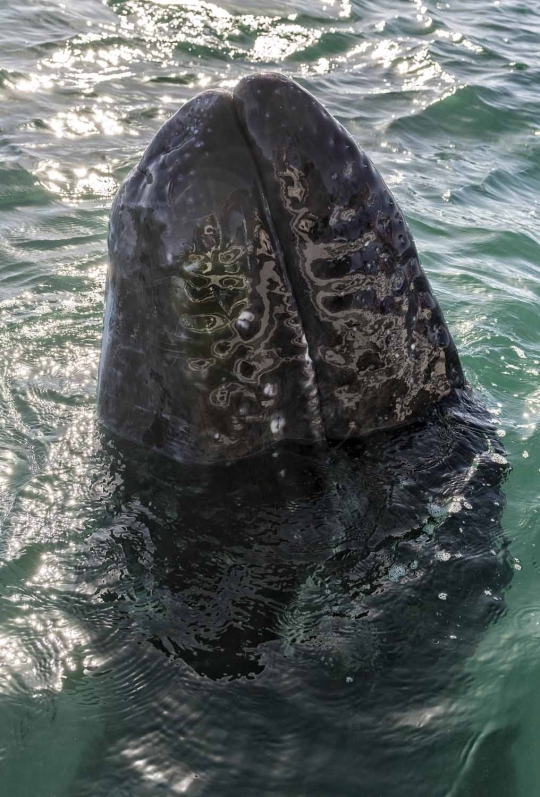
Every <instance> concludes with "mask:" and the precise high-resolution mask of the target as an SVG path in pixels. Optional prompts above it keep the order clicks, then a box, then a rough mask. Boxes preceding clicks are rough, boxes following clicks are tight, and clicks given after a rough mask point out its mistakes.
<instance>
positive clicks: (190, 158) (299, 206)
mask: <svg viewBox="0 0 540 797" xmlns="http://www.w3.org/2000/svg"><path fill="white" fill-rule="evenodd" d="M109 253H110V269H109V273H108V279H107V287H106V307H105V321H104V331H103V344H102V354H101V363H100V372H99V385H98V411H99V415H100V417H101V419H102V421H103V423H104V425H105V427H106V428H107V429H108V430H109V431H110V432H112V433H113V435H114V439H115V440H116V439H120V440H122V439H124V440H125V441H129V442H127V443H126V446H127V448H126V451H127V452H128V454H126V455H122V456H123V459H122V462H123V464H122V470H123V472H124V481H125V486H124V488H123V489H124V493H125V494H124V495H123V496H122V498H121V500H119V501H118V505H119V506H120V505H122V506H129V505H130V501H134V502H135V504H136V506H137V507H138V509H137V511H136V512H135V513H134V516H135V515H136V514H137V512H139V513H140V512H141V511H142V510H141V509H140V507H141V505H144V506H146V510H145V511H144V512H143V515H144V523H145V524H146V526H149V527H150V533H151V537H152V546H153V547H152V562H153V564H152V568H153V571H154V572H153V577H154V578H155V579H157V580H158V581H159V580H160V576H159V575H158V573H159V572H161V571H160V562H161V563H162V566H163V567H162V578H161V582H160V583H161V585H162V587H163V588H164V589H166V591H167V593H168V595H169V603H168V605H169V606H171V605H173V604H174V605H175V606H177V608H178V611H177V612H176V613H175V612H172V613H169V614H168V615H167V616H168V618H169V619H168V623H169V625H168V626H167V625H166V624H165V625H164V624H163V621H162V620H161V621H160V622H161V625H159V624H158V625H159V627H158V626H156V628H155V629H154V630H153V631H149V632H148V640H149V641H150V642H151V643H152V644H153V645H154V647H156V648H158V649H159V650H161V651H162V652H164V653H166V655H167V656H170V657H172V658H176V659H182V660H183V661H184V662H185V663H187V664H188V665H189V666H190V667H192V668H193V669H195V670H196V671H197V672H198V673H199V674H201V675H205V676H208V677H210V678H214V679H219V678H221V677H228V678H231V677H233V678H234V677H241V676H245V675H248V674H253V673H259V672H261V671H262V670H263V669H264V668H265V666H266V663H267V662H268V661H269V660H272V661H274V663H275V661H276V660H277V659H276V656H277V657H278V658H279V656H282V657H284V660H286V662H288V666H289V665H290V663H291V661H293V662H294V661H296V662H297V661H300V660H301V661H306V660H309V661H311V660H313V658H315V659H316V660H324V661H326V662H329V661H331V662H332V667H333V668H336V671H337V672H339V676H340V678H341V676H343V675H344V674H345V675H347V674H352V673H354V674H358V673H360V672H361V673H363V675H364V677H365V678H368V679H369V678H370V677H372V676H373V677H374V674H375V673H378V672H380V671H381V667H382V665H383V664H384V663H385V662H386V663H391V662H395V661H397V660H399V661H400V662H402V661H404V660H407V661H409V662H410V663H411V671H414V672H416V673H417V674H418V673H419V672H420V671H424V670H423V668H425V667H426V666H427V664H428V662H429V663H430V666H433V662H434V658H433V657H435V659H436V660H437V661H439V662H441V661H444V660H445V656H447V657H448V658H447V659H446V663H445V664H443V670H442V675H441V680H442V681H445V680H446V679H447V677H448V669H447V668H448V662H449V661H450V660H451V659H452V656H453V655H454V653H455V651H456V650H457V649H458V648H459V649H460V655H462V654H463V653H464V652H466V651H467V650H470V647H471V645H473V644H474V643H475V641H476V640H477V638H478V635H479V632H480V631H481V630H482V629H485V627H486V625H487V623H489V622H490V621H491V619H493V617H495V616H497V615H498V614H500V613H501V611H502V607H503V606H504V599H503V592H504V588H505V587H506V586H507V585H508V583H509V581H510V577H511V572H512V569H511V566H510V563H509V557H508V554H507V552H506V546H505V541H504V537H503V535H502V532H501V526H500V518H501V513H502V509H503V506H504V495H503V492H502V482H503V479H504V476H505V473H506V470H507V462H506V459H505V457H504V451H503V448H502V445H501V442H500V440H499V438H498V437H497V435H496V428H495V426H494V425H493V422H492V420H491V417H490V414H489V412H488V411H487V409H486V408H485V406H484V404H483V403H482V401H481V400H480V399H479V398H478V397H477V396H476V395H475V394H474V393H473V391H472V390H471V388H470V387H469V386H468V385H467V383H466V381H465V378H464V375H463V370H462V367H461V364H460V360H459V356H458V353H457V350H456V347H455V345H454V342H453V340H452V337H451V335H450V333H449V331H448V328H447V326H446V323H445V320H444V317H443V314H442V311H441V309H440V307H439V304H438V302H437V300H436V299H435V297H434V296H433V293H432V291H431V288H430V285H429V283H428V280H427V278H426V275H425V274H424V272H423V270H422V268H421V265H420V262H419V258H418V254H417V251H416V248H415V245H414V242H413V240H412V236H411V233H410V231H409V229H408V227H407V224H406V222H405V220H404V217H403V214H402V212H401V210H400V209H399V207H398V205H397V203H396V201H395V199H394V198H393V196H392V194H391V193H390V191H389V190H388V188H387V187H386V185H385V183H384V181H383V179H382V178H381V176H380V175H379V173H378V172H377V171H376V169H375V168H374V166H373V165H372V163H371V161H370V160H369V158H368V157H367V155H366V154H365V153H364V152H362V150H361V149H360V148H359V147H358V145H357V144H356V143H355V141H354V140H353V138H352V137H351V136H350V135H349V134H348V133H347V131H346V130H345V129H344V128H343V127H342V126H341V125H340V124H339V123H338V122H337V121H336V120H335V119H334V118H333V117H332V116H331V115H330V114H329V113H328V111H327V110H326V109H325V108H324V107H323V106H322V105H321V104H320V103H319V102H318V101H317V100H316V99H315V98H314V97H313V96H312V95H311V94H310V93H309V92H307V91H306V90H305V89H303V88H302V87H300V86H299V85H298V84H297V83H295V82H294V81H293V80H291V79H289V78H287V77H285V76H283V75H274V74H256V75H253V76H250V77H247V78H244V79H243V80H241V81H240V82H239V83H238V85H237V87H236V89H235V91H234V93H232V94H231V93H229V92H227V91H220V90H210V91H205V92H203V93H202V94H200V95H198V96H197V97H195V98H194V99H192V100H191V101H189V102H187V103H186V104H185V105H184V106H183V107H182V108H181V109H180V110H179V111H178V112H177V113H176V114H175V115H174V116H173V117H172V118H171V119H169V120H168V121H167V122H166V123H165V124H164V125H163V127H162V128H161V129H160V130H159V131H158V132H157V134H156V136H155V137H154V139H153V140H152V142H151V143H150V145H149V146H148V148H147V149H146V151H145V153H144V155H143V157H142V159H141V161H140V163H139V164H138V165H137V166H136V168H134V169H133V171H132V172H131V173H130V174H129V175H128V176H127V178H126V179H125V181H124V182H123V184H122V186H121V187H120V189H119V191H118V193H117V195H116V198H115V200H114V203H113V207H112V211H111V217H110V227H109ZM133 444H136V445H135V446H133ZM141 452H143V453H141ZM144 452H148V457H149V459H148V458H147V457H146V455H145V454H144ZM150 452H156V453H157V454H158V455H159V454H164V455H166V458H163V457H159V456H158V457H157V459H155V458H154V459H152V457H153V454H151V453H150ZM126 468H127V471H126ZM126 473H127V474H128V475H126ZM129 473H131V475H129ZM141 473H142V474H143V476H141ZM141 485H142V486H141ZM145 502H146V503H145ZM160 502H161V503H160ZM171 504H174V512H173V513H172V517H173V518H174V520H172V521H171V509H170V507H171ZM160 506H161V509H160ZM143 515H141V517H142V516H143ZM138 522H139V521H137V523H138ZM227 552H228V554H230V555H229V558H227V556H226V555H225V554H227ZM141 561H142V560H141ZM171 562H175V566H174V568H173V569H171V564H170V563H171ZM238 568H240V570H241V572H242V574H243V575H242V579H241V583H240V582H239V581H238V572H239V571H238ZM201 574H203V575H204V578H203V581H204V584H202V583H201V578H202V575H201ZM195 593H196V594H197V595H198V598H197V599H195V598H194V594H195ZM171 595H172V596H174V601H172V603H171V601H170V596H171ZM209 595H213V596H214V597H212V598H209V597H208V596H209ZM116 597H118V595H117V596H116ZM107 599H110V596H109V597H108V598H107ZM194 629H195V630H194ZM276 646H277V647H276ZM278 650H279V651H280V652H279V653H278V652H276V651H278ZM429 650H431V651H432V653H433V655H432V656H430V655H426V651H429ZM331 669H332V668H331ZM400 672H402V670H400ZM370 674H371V675H370ZM396 677H397V676H396ZM435 680H436V679H435Z"/></svg>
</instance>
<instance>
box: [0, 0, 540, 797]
mask: <svg viewBox="0 0 540 797" xmlns="http://www.w3.org/2000/svg"><path fill="white" fill-rule="evenodd" d="M539 37H540V7H539V6H538V4H537V3H536V2H535V0H524V2H518V0H496V1H495V2H487V0H449V2H444V1H442V0H441V2H435V0H425V2H421V1H419V2H416V1H415V2H408V0H379V2H370V1H369V0H356V1H355V0H352V1H351V2H349V0H326V2H324V1H322V2H320V1H318V0H291V1H290V2H286V1H285V0H268V2H262V0H255V2H245V3H240V2H234V3H232V2H226V0H223V1H222V2H221V3H220V4H213V3H203V2H196V1H195V0H191V2H189V1H188V2H170V3H168V2H166V0H160V1H159V2H149V1H147V0H125V2H114V0H108V1H107V2H99V1H98V0H76V1H75V2H72V3H57V2H54V1H53V0H43V1H42V2H33V1H32V0H23V1H21V2H19V0H11V1H9V0H8V2H6V1H5V0H0V102H1V106H0V107H1V109H2V114H1V116H0V211H1V212H0V347H1V348H0V350H1V353H2V358H1V367H0V519H1V524H2V532H1V536H0V784H1V785H0V793H1V794H2V795H4V794H5V795H6V797H8V795H9V797H27V795H32V796H34V795H35V797H53V796H54V797H72V795H73V797H74V795H91V797H101V796H102V795H103V796H105V795H107V797H109V796H112V795H114V797H119V795H135V796H136V797H139V795H146V794H156V793H158V794H161V793H163V794H180V793H189V794H196V795H197V794H203V793H204V794H205V795H206V794H210V795H212V797H225V795H229V794H235V795H240V794H242V795H246V796H247V795H252V794H253V795H254V794H262V793H263V789H262V787H261V783H266V784H269V783H270V784H271V782H272V778H273V777H275V778H276V780H279V777H278V775H279V771H280V770H279V767H280V766H282V767H283V768H284V771H287V772H288V771H289V770H288V769H287V767H289V769H290V768H291V766H292V765H291V761H292V757H294V756H295V755H296V756H299V755H300V748H294V747H293V748H292V751H291V750H288V749H287V734H288V733H289V728H288V726H287V725H286V724H285V726H284V732H283V739H282V740H281V741H280V743H279V744H278V741H277V740H276V739H274V740H273V742H268V744H265V742H264V728H262V729H261V728H258V726H255V730H254V735H253V739H252V743H251V744H250V745H248V744H247V743H244V742H242V743H243V744H244V747H242V744H241V738H240V736H241V734H240V731H239V727H240V726H239V725H235V726H234V727H231V726H228V725H227V723H226V722H225V720H224V719H223V715H224V714H226V712H227V711H229V703H228V702H227V700H228V698H227V691H226V687H225V686H223V685H218V686H215V687H212V688H210V687H209V685H208V684H207V683H206V681H204V679H200V680H197V679H193V680H191V681H190V680H183V681H182V682H181V683H180V682H179V681H178V680H177V675H176V674H175V673H176V671H175V670H174V669H173V668H172V667H169V666H168V665H167V664H166V660H165V659H164V658H160V657H159V656H152V655H150V653H149V652H148V651H147V649H146V648H145V647H144V645H141V644H140V641H141V638H142V637H143V636H144V630H143V631H142V632H141V633H140V634H139V632H137V633H136V632H133V633H132V632H131V631H129V633H128V632H127V631H126V635H127V636H129V634H131V636H129V640H128V641H126V638H127V637H126V638H124V637H122V633H123V629H124V630H125V629H126V628H128V626H129V628H130V629H131V628H132V627H134V625H133V624H134V623H135V620H134V619H133V618H134V617H135V615H136V616H137V617H141V618H142V619H140V621H139V620H137V622H140V623H141V624H142V626H144V622H146V620H145V619H144V618H145V617H146V615H145V611H146V609H145V608H144V607H142V608H141V605H140V603H137V601H136V600H134V602H133V607H134V608H133V610H132V611H131V614H129V613H128V614H127V615H126V613H125V612H123V611H120V610H119V609H118V608H117V607H116V606H113V607H112V608H111V607H110V605H109V604H107V602H106V601H104V600H99V601H98V600H97V599H96V600H94V599H93V593H92V590H91V589H90V587H89V586H88V585H89V584H91V583H93V582H92V579H88V578H86V577H85V574H86V573H87V571H90V570H92V568H93V569H94V570H95V572H96V575H95V583H98V582H99V583H100V585H101V586H103V584H105V585H106V583H109V582H110V583H111V584H115V583H116V582H121V581H122V579H123V578H126V577H127V576H126V573H127V572H128V569H129V568H128V569H126V565H125V562H124V560H125V559H126V557H127V558H129V551H126V547H125V546H122V544H121V543H120V542H118V544H117V547H116V549H114V550H113V549H107V550H108V554H107V555H108V556H109V559H108V560H107V563H106V565H104V564H103V563H102V562H101V561H100V559H99V546H100V539H101V537H100V534H101V535H102V537H103V539H104V538H105V536H106V531H105V530H104V529H105V527H104V526H103V519H102V510H103V506H104V505H105V503H107V502H109V503H111V502H112V501H114V496H115V494H116V493H115V484H114V483H113V482H114V479H113V477H112V476H111V475H110V471H109V470H107V468H105V467H104V466H103V462H102V458H100V457H101V456H102V455H101V454H100V451H101V450H102V448H103V440H102V437H101V432H100V430H99V428H98V426H97V424H96V419H95V414H94V410H95V387H96V375H97V366H98V359H99V349H100V338H101V325H102V311H103V289H104V280H105V273H106V233H107V218H108V210H109V206H110V202H111V198H112V196H113V195H114V193H115V190H116V188H117V187H118V185H119V182H120V181H121V180H122V179H123V177H124V176H125V175H126V174H127V172H128V171H129V169H130V168H131V167H132V166H133V165H134V164H135V163H136V162H137V160H138V158H139V157H140V154H141V152H142V150H143V148H144V147H145V145H146V143H147V142H148V141H149V139H150V138H151V136H152V134H153V133H154V132H155V131H156V129H157V128H158V126H159V125H160V124H161V123H162V122H163V121H164V120H165V119H166V118H167V117H168V116H170V115H171V114H172V113H173V112H174V110H175V109H176V108H177V107H178V106H179V105H180V104H181V103H183V102H184V101H185V100H186V99H188V98H190V97H192V96H194V95H195V94H196V93H198V92H199V91H200V90H201V89H203V88H204V87H207V86H223V87H231V86H233V85H234V84H235V82H236V81H237V80H238V79H239V78H240V77H242V76H243V75H245V74H248V73H250V72H252V71H253V70H259V69H273V70H276V69H277V70H282V71H285V72H287V73H288V74H290V75H292V76H294V77H296V78H297V79H299V80H300V81H301V82H302V83H303V85H305V86H306V87H307V88H308V89H310V90H311V91H312V92H313V93H314V94H315V95H316V96H317V97H318V98H319V99H321V100H322V101H323V102H324V103H325V104H326V105H327V107H328V108H329V110H330V111H331V112H332V113H333V114H334V115H335V116H336V117H337V118H338V119H339V120H340V121H341V122H343V123H344V124H345V125H346V126H347V128H348V129H349V130H350V131H351V132H352V134H353V135H354V136H355V137H356V138H357V140H358V142H359V143H360V144H361V146H362V147H363V148H364V149H365V150H366V151H367V152H368V154H369V155H370V156H371V157H372V159H373V160H374V161H375V163H376V165H377V166H378V168H379V169H380V171H381V172H382V173H383V175H384V177H385V179H386V181H387V182H388V184H389V185H390V187H391V189H392V190H393V192H394V193H395V195H396V197H397V199H398V201H399V202H400V204H401V206H402V208H403V210H404V212H405V215H406V217H407V219H408V222H409V224H410V226H411V228H412V231H413V234H414V236H415V239H416V243H417V246H418V249H419V251H420V255H421V258H422V261H423V264H424V266H425V269H426V271H427V272H428V275H429V277H430V280H431V283H432V286H433V289H434V292H435V293H436V295H437V296H438V298H439V301H440V303H441V305H442V307H443V309H444V312H445V315H446V318H447V321H448V323H449V326H450V328H451V330H452V332H453V335H454V338H455V341H456V343H457V346H458V349H459V351H460V352H461V355H462V361H463V364H464V368H465V370H466V374H467V376H468V379H469V380H470V382H471V383H472V384H473V385H474V386H475V387H476V388H477V389H478V390H479V391H480V392H481V393H482V394H483V396H484V398H485V401H486V403H487V405H488V406H489V408H490V410H491V412H492V414H493V417H494V420H495V422H496V423H497V425H498V429H499V433H500V435H501V437H502V438H504V445H505V446H506V449H507V453H508V458H509V460H510V462H511V465H512V468H513V470H512V473H511V474H510V476H509V479H508V482H507V485H506V494H507V507H506V510H505V513H504V515H503V526H504V531H505V533H506V535H507V537H508V539H509V540H510V543H511V547H510V551H511V555H512V557H513V560H514V566H515V574H514V578H513V581H512V584H511V587H510V588H509V590H508V591H507V595H506V602H507V607H506V610H505V613H504V616H503V617H502V618H501V619H500V620H499V621H498V622H497V623H494V624H492V625H491V626H490V628H489V629H488V631H487V633H486V634H484V635H483V637H482V638H481V639H480V640H479V644H478V646H477V648H476V649H475V650H474V652H473V653H472V654H471V655H470V656H469V657H468V658H467V660H466V662H465V663H464V665H463V668H464V672H465V675H466V688H464V689H463V690H460V691H456V693H455V695H454V697H453V699H449V698H448V696H447V697H446V698H445V700H444V701H441V702H439V703H438V704H434V703H430V704H429V705H426V706H425V707H424V709H423V710H422V711H420V710H419V711H418V712H417V714H416V715H414V716H413V715H409V716H408V717H406V718H405V717H401V725H400V723H399V722H398V721H397V720H396V723H395V727H394V732H395V734H397V735H398V736H399V735H400V736H399V738H400V739H401V740H404V742H403V744H404V745H405V748H407V745H408V746H409V750H410V754H411V759H415V760H416V759H417V760H418V762H419V763H418V764H415V767H416V774H417V777H418V780H419V782H423V781H424V780H426V779H429V778H432V780H433V783H437V777H436V772H437V766H438V760H437V756H436V755H435V756H434V757H432V758H431V759H429V758H428V757H426V759H425V761H424V762H423V759H422V755H418V753H419V751H418V750H417V749H415V745H416V744H417V742H416V734H417V731H418V729H420V728H423V729H426V728H427V729H428V732H429V729H430V727H431V725H430V723H431V724H432V725H433V727H434V729H435V730H434V733H436V734H438V737H439V738H441V739H445V740H446V745H447V747H448V749H452V750H454V751H455V756H454V763H453V764H452V766H448V767H447V768H446V769H441V779H442V782H439V783H437V786H436V788H437V789H438V791H437V792H436V793H437V794H439V793H440V794H444V795H447V797H463V796H464V795H466V796H467V797H472V795H475V797H484V795H485V797H487V795H490V797H533V796H534V795H536V794H538V793H540V786H539V785H538V784H539V783H540V756H539V755H538V750H539V742H538V739H539V738H540V691H539V689H538V684H539V682H540V657H539V655H538V653H539V651H540V597H539V594H540V592H539V587H540V566H539V563H538V557H539V556H540V519H539V515H538V513H539V509H540V447H539V445H538V428H539V422H540V382H539V374H540V350H539V342H540V320H539V318H538V308H539V299H540V246H539V243H540V222H539V215H538V214H539V212H540V211H539V209H538V193H537V192H538V189H539V187H540V99H539V92H538V87H539V85H540V82H539V78H540V50H539V48H538V42H539V40H540V39H539ZM102 469H103V471H102ZM122 513H123V514H122ZM130 513H131V515H130ZM135 514H136V510H134V509H133V507H132V506H131V505H130V506H127V508H126V507H124V506H121V507H120V508H119V509H118V511H117V514H116V516H115V517H116V518H117V520H116V521H115V522H116V523H117V525H118V528H120V529H121V528H123V527H124V526H125V524H126V523H129V522H130V518H131V520H133V517H135ZM126 518H127V520H126ZM137 522H138V521H137ZM122 524H124V526H122ZM107 528H109V530H110V524H109V526H108V527H107ZM118 533H119V534H120V532H118ZM144 533H145V532H144V529H142V530H141V535H142V537H144ZM118 539H120V537H119V538H118ZM88 540H91V542H88ZM103 544H104V546H105V543H103ZM85 546H86V547H85ZM150 550H151V545H150V544H148V546H147V551H150ZM111 551H112V552H111ZM115 557H116V558H115ZM135 558H136V557H135ZM145 573H146V575H145ZM145 578H148V572H147V571H145V570H144V568H143V567H141V576H140V582H141V584H142V583H143V581H144V579H145ZM135 581H136V580H135ZM145 583H146V582H145ZM134 584H135V586H133V589H134V590H135V592H136V590H137V588H138V587H137V583H135V582H134ZM141 589H142V588H141ZM126 618H127V619H126ZM89 629H91V631H90V630H89ZM118 650H121V651H122V658H121V660H120V661H119V659H118V656H117V651H118ZM111 662H112V663H111ZM114 662H116V665H114ZM182 690H184V691H182ZM262 700H263V698H262V697H261V701H262ZM340 710H342V711H343V714H342V716H343V722H344V723H346V722H347V707H346V705H344V706H343V707H342V709H340ZM279 711H280V709H279V708H278V709H276V713H277V714H279ZM206 712H208V716H211V717H212V720H211V722H210V721H206V722H205V716H206ZM261 716H264V712H262V714H261ZM235 722H238V723H240V724H241V722H242V714H241V712H240V713H239V714H238V716H237V717H236V719H235ZM257 728H258V730H257ZM259 732H260V734H261V739H263V741H262V742H261V745H260V746H257V743H256V739H257V738H258V737H257V733H259ZM225 737H227V738H228V739H229V740H230V745H229V746H228V747H227V746H224V745H223V739H224V738H225ZM291 738H292V737H291ZM392 739H394V737H392ZM315 742H316V740H315V739H314V745H315ZM392 743H393V742H392ZM272 744H274V748H272ZM291 744H292V743H291ZM400 744H401V741H400ZM280 745H281V746H280ZM390 747H391V745H390ZM225 749H227V750H228V755H227V757H225V758H224V753H223V750H225ZM272 749H273V750H274V752H275V755H274V756H273V757H272ZM308 749H309V748H308ZM318 749H319V754H320V750H322V749H323V747H319V748H318ZM240 751H243V754H244V758H242V759H241V757H240ZM263 751H264V752H263ZM363 752H364V753H365V751H363ZM420 752H421V751H420ZM303 755H305V766H306V767H307V768H309V767H315V769H316V766H315V764H314V763H313V761H311V759H310V757H309V755H307V753H306V750H304V752H303ZM354 756H355V751H354V749H351V751H350V762H351V763H350V772H353V771H354V766H355V764H354V762H355V757H354ZM415 756H416V758H415ZM248 759H249V765H248V763H246V761H247V760H248ZM422 762H423V763H422ZM319 765H320V766H321V767H322V770H321V771H327V772H332V777H330V775H329V776H328V782H326V781H325V780H324V777H323V775H321V777H320V782H321V783H323V784H326V785H324V786H321V788H320V790H319V791H317V792H316V793H317V794H321V795H322V794H328V795H332V796H333V795H349V794H355V795H360V796H362V795H364V797H374V792H372V791H369V790H365V791H364V790H363V788H364V787H363V783H364V781H363V775H362V774H361V773H360V771H359V772H358V778H357V779H356V780H355V778H354V777H353V776H352V775H351V774H350V772H349V773H348V775H347V776H346V773H345V772H344V773H343V779H342V781H341V780H340V779H339V777H337V779H336V778H335V773H334V772H333V770H332V766H331V761H330V760H329V761H328V762H326V760H324V757H323V760H322V763H321V762H320V761H319ZM257 766H260V768H261V770H262V772H263V774H262V776H261V777H262V780H261V779H260V778H258V775H257ZM272 767H275V769H272ZM216 773H217V774H216ZM235 773H236V776H237V777H236V780H235V777H234V775H235ZM214 776H215V777H214ZM279 782H280V783H282V784H285V786H282V787H281V788H282V790H281V792H278V791H274V790H273V789H272V787H271V785H268V786H267V790H266V791H264V794H267V795H271V794H272V795H273V794H278V793H280V794H281V795H285V794H287V795H292V796H294V797H298V796H299V795H303V794H307V793H310V794H314V793H315V792H314V791H313V789H311V791H308V790H307V787H304V786H301V785H298V784H299V783H300V784H301V783H302V781H301V780H298V779H296V780H295V779H294V778H292V776H291V778H290V779H289V780H287V779H284V780H283V781H279ZM355 784H356V785H355ZM385 788H386V790H385V791H384V792H380V797H387V795H389V794H395V795H402V794H403V793H404V792H402V790H401V785H400V782H399V780H396V782H395V784H392V786H387V787H385ZM434 789H435V787H434ZM407 793H409V792H407ZM422 793H424V792H422ZM378 794H379V793H378ZM433 794H435V791H433Z"/></svg>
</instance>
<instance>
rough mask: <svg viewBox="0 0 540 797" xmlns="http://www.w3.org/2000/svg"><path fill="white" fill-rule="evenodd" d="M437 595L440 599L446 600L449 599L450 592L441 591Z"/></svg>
mask: <svg viewBox="0 0 540 797" xmlns="http://www.w3.org/2000/svg"><path fill="white" fill-rule="evenodd" d="M437 597H438V598H439V600H440V601H445V600H446V599H447V597H448V593H447V592H439V595H438V596H437Z"/></svg>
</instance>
